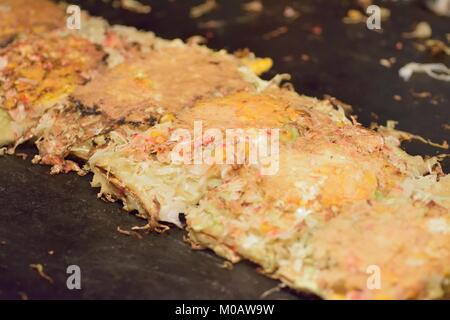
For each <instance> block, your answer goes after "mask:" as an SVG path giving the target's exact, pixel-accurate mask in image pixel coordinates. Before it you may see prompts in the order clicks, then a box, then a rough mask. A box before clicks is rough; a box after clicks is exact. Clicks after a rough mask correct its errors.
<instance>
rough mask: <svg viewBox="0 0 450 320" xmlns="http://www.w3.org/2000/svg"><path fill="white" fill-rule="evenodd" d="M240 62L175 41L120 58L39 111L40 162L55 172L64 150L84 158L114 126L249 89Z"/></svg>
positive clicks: (149, 120)
mask: <svg viewBox="0 0 450 320" xmlns="http://www.w3.org/2000/svg"><path fill="white" fill-rule="evenodd" d="M241 67H242V66H241V65H240V63H239V60H238V59H236V58H234V57H233V56H230V55H227V54H225V53H222V52H213V51H211V50H209V49H206V48H202V47H199V46H187V45H184V44H181V43H180V42H177V41H175V42H174V43H172V44H168V45H166V46H160V48H155V49H154V50H152V51H151V52H149V53H148V54H147V55H146V56H145V57H144V58H142V59H134V60H132V61H127V62H124V63H122V64H120V65H119V66H117V67H115V68H113V69H111V70H108V71H106V72H104V73H103V74H102V75H100V76H98V77H97V78H95V79H94V80H93V81H92V82H90V83H89V84H87V85H86V86H81V87H79V88H78V89H77V90H76V91H75V92H74V93H73V94H72V95H71V98H70V101H68V103H66V104H64V105H63V106H61V107H60V108H57V109H52V110H50V111H49V112H48V113H47V114H45V115H44V117H42V119H41V121H40V123H39V125H38V126H37V128H36V130H34V134H35V135H36V136H37V137H39V140H38V142H37V146H38V148H39V151H40V158H41V159H40V162H41V163H44V164H50V165H54V168H53V172H54V173H56V172H60V171H67V170H70V168H73V163H69V166H68V167H67V166H66V165H67V164H68V163H67V162H64V161H63V159H64V158H65V157H66V156H67V155H69V154H74V155H75V156H77V157H79V158H82V159H88V158H89V156H90V155H91V153H92V150H93V149H94V148H95V147H98V145H99V144H101V141H103V140H104V137H102V135H103V134H105V133H108V132H109V131H111V130H112V129H114V128H118V127H121V128H122V129H121V130H122V132H125V131H127V132H134V131H142V130H145V129H147V128H148V127H151V126H152V125H154V124H156V123H158V122H160V121H165V120H168V119H171V118H172V117H173V115H174V114H175V113H177V112H178V111H180V110H182V109H183V108H190V107H191V106H193V104H194V103H195V102H196V101H197V100H199V99H201V98H205V97H215V96H223V95H226V94H228V93H231V92H236V91H245V90H251V89H252V88H254V84H252V83H251V82H249V81H247V80H246V79H245V76H244V74H243V72H241V71H240V70H239V68H241ZM248 72H249V71H248ZM94 138H95V139H94Z"/></svg>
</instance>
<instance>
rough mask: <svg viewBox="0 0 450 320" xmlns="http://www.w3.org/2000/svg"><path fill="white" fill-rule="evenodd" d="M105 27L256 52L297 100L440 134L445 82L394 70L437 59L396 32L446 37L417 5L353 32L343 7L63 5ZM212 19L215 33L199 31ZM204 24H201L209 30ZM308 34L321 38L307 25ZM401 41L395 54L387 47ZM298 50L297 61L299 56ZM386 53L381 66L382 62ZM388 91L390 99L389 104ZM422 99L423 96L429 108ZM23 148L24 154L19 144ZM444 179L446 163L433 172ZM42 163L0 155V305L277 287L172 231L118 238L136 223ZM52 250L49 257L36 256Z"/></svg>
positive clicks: (394, 7)
mask: <svg viewBox="0 0 450 320" xmlns="http://www.w3.org/2000/svg"><path fill="white" fill-rule="evenodd" d="M72 2H75V3H79V4H81V5H82V7H83V8H85V9H88V10H89V11H90V13H91V14H93V15H100V16H103V17H105V18H106V19H108V20H109V21H110V22H111V23H120V24H125V25H130V26H135V27H138V28H142V29H145V30H151V31H154V32H155V33H156V34H157V35H159V36H162V37H166V38H182V39H187V38H188V37H190V36H192V35H196V34H200V35H203V36H206V37H208V38H209V42H208V45H209V46H210V47H212V48H215V49H220V48H226V49H228V50H230V51H234V50H237V49H242V48H246V47H248V48H250V49H251V50H252V51H254V52H255V53H256V54H257V55H258V56H270V57H272V58H273V59H274V61H275V66H274V68H273V70H272V71H271V72H269V74H267V75H266V76H265V78H270V77H272V76H273V75H275V74H276V73H290V74H291V75H292V76H293V83H294V85H295V87H296V89H297V90H298V91H299V92H301V93H304V94H307V95H312V96H317V97H323V95H325V94H329V95H332V96H335V97H337V98H339V99H341V100H343V101H345V102H347V103H349V104H351V105H353V107H354V113H355V114H356V115H357V116H358V119H359V121H361V122H362V123H363V124H364V125H369V124H370V123H371V122H372V121H375V122H378V123H381V124H383V123H385V122H386V120H389V119H392V120H396V121H399V126H398V127H399V128H400V129H402V130H406V131H409V132H412V133H416V134H419V135H423V136H424V137H427V138H430V139H432V140H434V141H437V142H441V141H442V140H444V139H448V138H449V132H450V131H448V129H445V128H444V127H443V125H444V124H450V108H449V98H450V91H449V84H448V83H445V82H440V81H437V80H433V79H431V78H428V77H426V76H424V75H415V76H413V78H412V79H411V80H410V81H409V82H404V81H403V80H401V79H400V78H399V76H398V74H397V70H398V68H399V67H400V66H403V65H404V64H406V63H408V62H410V61H418V62H442V63H445V64H446V65H449V58H448V57H431V56H430V55H429V54H426V53H422V52H418V51H417V50H416V49H415V48H414V46H413V42H414V41H411V40H404V39H402V37H401V33H402V32H405V31H409V30H411V29H412V27H413V26H414V24H415V23H417V22H419V21H427V22H429V23H430V25H431V26H432V29H433V38H437V39H441V40H444V39H445V33H446V32H450V28H449V26H450V23H449V19H448V18H441V17H437V16H435V15H433V14H432V13H430V12H428V11H427V10H425V9H424V8H423V7H422V6H421V5H420V4H419V3H417V2H414V1H413V2H411V3H410V4H399V3H391V2H381V3H380V4H381V5H382V6H384V7H388V8H390V9H391V11H392V15H391V18H390V19H389V20H388V21H386V22H384V23H383V24H382V25H383V28H384V31H383V32H382V33H378V32H374V31H369V30H367V29H366V28H365V25H363V24H358V25H345V24H343V23H342V21H341V20H342V18H343V17H344V16H345V13H346V12H347V10H348V9H350V8H356V6H355V5H354V2H353V1H335V0H319V1H318V0H308V1H278V0H277V1H275V0H274V1H264V4H265V11H264V12H263V13H261V14H248V13H246V12H245V11H243V10H242V8H241V6H242V3H243V1H230V0H226V1H224V0H222V1H219V4H220V6H219V8H218V9H217V10H215V11H213V12H211V13H210V14H207V15H205V16H203V17H201V18H199V19H195V20H193V19H190V18H189V8H190V7H191V6H193V5H197V4H199V3H201V1H186V0H183V1H181V0H176V1H147V3H149V4H150V5H151V6H152V9H153V10H152V12H151V14H149V15H146V16H142V15H139V14H136V13H131V12H128V11H125V10H122V9H112V8H111V7H110V6H109V5H108V4H104V3H103V2H101V1H97V2H95V1H72ZM286 5H290V6H292V7H293V8H295V9H297V10H299V11H300V12H301V16H300V17H299V18H298V19H296V20H294V21H290V20H289V19H286V18H285V17H283V9H284V8H285V6H286ZM210 21H215V22H216V24H217V21H219V24H222V27H220V28H206V27H205V25H208V22H210ZM209 24H211V23H209ZM284 26H285V27H287V28H288V31H287V32H286V33H285V34H283V35H281V36H279V37H276V38H273V39H270V40H265V39H264V36H263V35H265V34H267V33H269V32H271V31H273V30H275V29H278V28H280V27H284ZM314 27H315V30H317V29H318V28H317V27H320V28H321V30H322V35H321V36H317V35H314V34H313V33H312V32H311V30H312V28H314ZM397 41H401V42H402V43H403V45H404V48H403V49H402V50H396V49H395V43H396V42H397ZM305 54H306V55H308V56H309V57H310V60H309V61H304V60H302V59H301V56H302V55H305ZM390 57H396V59H397V63H396V64H394V65H393V67H392V68H390V69H388V68H385V67H383V66H381V65H380V64H379V60H380V59H382V58H390ZM423 91H429V92H430V93H431V94H432V96H433V97H434V98H433V99H429V98H425V99H424V98H422V99H421V98H417V97H414V96H413V95H412V92H423ZM394 95H399V96H401V97H402V100H401V101H395V100H394V99H393V96H394ZM432 100H433V101H432ZM405 147H406V149H407V150H408V151H409V152H410V153H412V154H421V155H435V154H436V153H438V152H442V151H441V150H439V149H436V148H434V147H430V146H426V145H423V144H419V143H408V144H406V145H405ZM24 149H25V150H24V151H26V152H28V153H32V152H34V150H33V148H32V147H31V146H25V147H24ZM444 167H445V170H446V171H447V172H448V171H449V170H448V168H449V166H448V161H447V162H446V163H445V165H444ZM48 172H49V170H48V168H47V167H43V166H34V165H31V164H30V158H28V159H27V160H22V159H20V158H18V157H12V156H5V157H0V298H1V299H5V298H6V299H19V298H20V296H21V293H25V294H26V295H27V296H28V297H29V298H30V299H39V298H49V299H258V298H260V297H261V295H262V294H263V293H264V292H265V291H267V290H269V289H271V288H273V287H275V286H276V285H277V284H278V282H276V281H272V280H270V279H267V278H265V277H264V276H262V275H259V274H258V273H257V272H256V271H255V266H253V265H251V264H250V263H247V262H243V263H239V264H237V265H236V266H234V268H233V270H231V271H229V270H226V269H224V268H223V267H221V265H222V264H223V260H222V259H220V258H218V257H216V256H214V255H213V254H212V253H210V252H208V251H193V250H191V249H190V246H189V245H188V244H186V243H185V242H184V241H183V232H182V231H180V230H171V231H169V232H168V233H166V234H163V235H157V234H149V235H146V236H145V237H144V238H143V239H141V240H139V239H137V238H134V237H127V236H125V235H122V234H119V233H118V232H117V231H116V229H117V226H121V227H123V228H130V227H132V226H134V225H139V224H142V221H141V220H139V219H137V218H135V217H134V216H133V215H130V214H127V213H124V212H123V211H122V210H121V208H120V205H119V204H112V203H105V202H102V201H99V200H96V192H97V190H94V189H92V188H90V186H89V179H90V177H89V176H87V177H78V176H76V175H74V174H68V175H60V176H55V177H52V176H50V174H49V173H48ZM49 251H54V253H53V255H50V254H49V253H48V252H49ZM37 263H40V264H43V265H44V267H45V272H46V273H47V274H49V275H50V276H51V277H52V278H53V279H54V281H55V283H54V284H50V283H48V282H47V281H46V280H45V279H42V278H40V277H39V276H38V275H37V273H36V272H35V271H34V270H32V269H31V268H30V267H29V265H30V264H37ZM72 264H75V265H78V266H80V268H81V272H82V290H79V291H77V290H75V291H69V290H68V289H67V288H66V279H67V276H68V275H67V274H66V268H67V267H68V266H69V265H72ZM268 297H269V298H272V299H299V298H300V299H308V298H311V297H310V296H307V295H299V294H294V293H292V292H290V291H288V290H281V291H280V292H276V293H273V294H270V295H269V296H268Z"/></svg>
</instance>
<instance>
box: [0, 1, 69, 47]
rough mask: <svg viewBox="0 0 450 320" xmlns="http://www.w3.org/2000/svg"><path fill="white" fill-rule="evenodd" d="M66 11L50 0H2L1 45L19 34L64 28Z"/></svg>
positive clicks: (0, 5)
mask: <svg viewBox="0 0 450 320" xmlns="http://www.w3.org/2000/svg"><path fill="white" fill-rule="evenodd" d="M65 23H66V13H65V10H64V8H63V7H62V6H59V5H57V4H55V3H53V2H51V1H48V0H0V47H3V46H5V45H7V44H9V43H10V42H11V41H13V40H14V39H15V38H16V37H17V36H18V35H19V34H21V33H22V34H27V35H29V34H38V33H45V32H49V31H52V30H55V29H58V28H62V27H64V26H65Z"/></svg>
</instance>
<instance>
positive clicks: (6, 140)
mask: <svg viewBox="0 0 450 320" xmlns="http://www.w3.org/2000/svg"><path fill="white" fill-rule="evenodd" d="M104 55H105V53H104V52H103V51H102V50H101V49H99V48H98V46H96V45H94V44H93V43H91V42H89V41H87V40H85V39H83V38H80V37H78V36H75V35H71V34H68V35H61V34H59V33H57V32H54V33H51V34H46V35H44V34H42V35H32V36H28V37H25V38H23V39H21V40H18V41H16V42H14V43H12V44H10V45H9V46H8V47H6V48H4V49H2V50H1V51H0V57H1V61H2V62H3V66H2V69H1V70H0V77H1V79H0V82H1V86H0V99H1V105H0V107H1V111H0V113H1V114H0V116H1V121H2V127H1V131H2V132H1V133H0V138H1V141H0V143H1V144H2V145H6V144H11V143H14V142H18V140H20V139H22V138H23V135H24V134H25V133H26V131H27V130H28V129H30V128H31V127H32V126H33V125H34V124H36V122H37V121H38V119H39V117H40V116H41V115H42V114H43V113H44V112H45V110H47V109H48V108H51V107H53V106H54V105H55V104H56V103H58V102H61V101H62V100H64V99H65V98H66V97H67V96H68V95H69V94H70V93H71V92H72V91H73V90H74V89H75V88H76V86H78V85H81V84H84V83H86V82H88V81H89V80H90V79H91V77H92V76H93V73H95V71H96V70H97V68H98V67H99V66H100V65H102V60H103V58H104Z"/></svg>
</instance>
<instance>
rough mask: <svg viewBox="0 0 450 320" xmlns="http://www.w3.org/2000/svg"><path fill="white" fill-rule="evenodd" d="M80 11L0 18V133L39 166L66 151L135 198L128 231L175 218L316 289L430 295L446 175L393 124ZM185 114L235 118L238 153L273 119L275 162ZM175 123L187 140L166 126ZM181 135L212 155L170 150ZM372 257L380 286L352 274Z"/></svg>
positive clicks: (443, 236) (443, 230) (443, 222)
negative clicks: (69, 24) (80, 15)
mask: <svg viewBox="0 0 450 320" xmlns="http://www.w3.org/2000/svg"><path fill="white" fill-rule="evenodd" d="M0 3H1V4H2V6H1V7H0V8H1V9H2V10H3V9H4V4H5V3H8V4H10V6H9V7H8V8H9V9H8V10H12V11H11V12H12V16H15V17H20V16H21V15H22V14H23V13H20V12H17V11H18V10H22V9H23V8H24V6H28V5H30V4H31V3H40V4H43V5H45V6H49V10H50V11H49V12H51V11H52V10H54V11H55V12H61V10H63V9H62V7H58V6H56V5H53V4H51V3H49V2H46V1H39V2H33V1H23V0H22V1H19V2H16V3H17V4H18V5H17V6H15V5H14V4H12V3H13V2H12V1H8V2H5V1H2V2H0ZM62 12H63V11H62ZM2 14H3V11H0V16H1V15H2ZM84 15H85V17H86V19H87V21H88V23H87V24H85V26H84V27H83V29H82V30H81V31H80V32H72V31H67V30H66V31H64V30H62V29H59V30H55V29H58V28H60V26H59V24H58V22H56V24H55V25H53V24H46V23H45V21H47V20H46V19H47V16H46V15H41V14H40V13H39V14H38V13H37V12H35V13H33V19H29V20H27V21H23V19H17V20H16V21H15V22H14V23H12V20H5V21H2V22H0V25H1V23H6V24H8V28H9V29H3V30H7V31H8V30H9V31H8V32H4V33H0V37H4V35H5V34H6V35H7V36H9V35H13V36H12V37H11V38H10V40H9V41H8V45H7V46H6V47H5V48H3V49H1V50H2V51H0V74H1V80H0V81H1V87H0V98H1V107H0V144H1V145H15V144H18V143H20V142H22V141H23V140H26V139H29V138H32V137H34V138H35V139H37V140H36V144H37V146H38V149H39V153H40V154H39V155H38V156H37V157H36V158H35V162H40V163H43V164H49V165H52V166H53V167H52V171H53V172H54V173H56V172H67V171H70V170H78V171H81V169H80V168H79V167H78V165H77V164H75V163H74V162H71V161H67V160H66V159H65V158H66V157H68V156H76V157H78V158H79V159H80V160H84V161H86V162H87V164H88V168H89V169H90V170H91V171H92V172H93V173H94V178H93V182H92V185H93V186H94V187H100V193H99V195H101V196H103V197H104V198H106V199H108V200H111V201H115V200H121V201H122V202H123V204H124V208H125V209H126V210H129V211H131V210H137V211H138V214H139V216H141V217H142V218H145V219H147V225H145V226H144V227H143V228H145V229H149V230H156V231H163V230H165V229H167V228H169V226H170V224H174V225H177V226H179V227H183V222H184V221H185V222H186V224H187V230H188V235H189V239H190V241H191V243H192V245H193V246H195V247H206V248H210V249H212V250H214V251H215V252H216V253H217V254H218V255H220V256H222V257H224V258H226V259H228V260H229V261H232V262H237V261H239V260H241V259H247V260H251V261H253V262H255V263H256V264H257V265H259V266H260V267H261V270H262V271H264V273H265V274H267V275H268V276H270V277H273V278H276V279H280V280H281V281H282V282H283V283H285V284H287V285H288V286H289V287H291V288H293V289H296V290H299V291H310V292H313V293H316V294H318V295H320V296H322V297H324V298H328V299H342V298H350V299H429V298H440V297H442V296H444V295H445V293H446V292H447V291H448V281H449V279H448V275H449V273H450V246H449V243H450V218H449V216H448V214H449V210H450V176H448V175H444V174H443V173H442V171H441V168H440V166H439V163H438V161H437V158H429V159H423V158H422V157H420V156H415V157H414V156H410V155H408V154H407V153H405V152H404V151H402V150H401V149H400V142H401V141H400V139H407V138H408V137H407V135H405V133H403V132H396V131H395V130H394V129H393V128H391V127H387V128H383V127H379V128H378V130H377V131H374V130H369V129H365V128H363V127H362V126H361V125H360V124H359V123H357V122H356V120H355V119H353V118H351V119H349V118H347V116H346V115H345V112H344V109H343V108H342V107H341V106H340V105H339V103H336V101H334V100H332V99H327V100H317V99H315V98H310V97H306V96H302V95H299V94H297V93H295V92H294V91H293V90H292V89H291V88H290V87H289V86H280V80H281V79H283V76H277V77H275V78H274V80H272V81H263V80H261V79H260V78H258V77H257V76H256V74H259V73H261V72H263V71H265V70H266V69H267V68H268V67H270V65H271V63H272V62H271V60H270V59H257V58H256V57H254V56H253V55H252V54H250V53H248V54H246V55H244V56H240V55H238V56H231V55H229V54H227V53H226V52H222V51H220V52H213V51H211V50H209V49H207V48H205V47H201V46H197V45H186V44H184V43H182V42H181V41H178V40H176V41H167V40H163V39H159V38H156V37H155V36H154V35H153V34H152V33H146V32H142V31H137V30H135V29H133V28H127V27H123V26H109V25H108V24H107V23H106V22H105V21H104V20H102V19H99V18H92V17H89V16H88V15H87V14H85V13H84ZM55 17H58V14H55ZM52 20H53V17H52ZM16 22H17V23H16ZM42 26H45V27H46V28H47V29H45V28H44V29H42V28H43V27H42ZM39 30H53V31H51V32H47V33H40V32H38V31H39ZM199 122H201V124H202V126H203V130H205V132H207V130H209V129H214V130H216V131H215V133H216V134H217V133H220V134H223V135H224V136H226V134H227V130H229V129H244V130H245V129H249V130H250V131H248V132H249V135H248V136H245V137H244V140H243V144H241V145H240V146H241V147H242V151H243V153H244V156H247V155H249V154H250V153H251V152H252V151H251V150H252V147H251V146H252V143H254V142H255V141H259V140H258V139H267V141H272V140H270V139H272V138H273V134H274V133H273V132H274V131H272V130H274V129H278V130H279V138H280V145H279V154H277V155H276V159H277V160H279V164H278V165H279V170H278V171H276V172H275V173H274V174H270V175H265V174H263V170H264V169H265V166H266V165H265V164H263V163H252V162H250V161H244V162H242V163H239V164H236V163H233V161H231V163H230V162H227V161H226V160H229V159H228V157H229V155H228V153H227V152H226V151H225V150H224V149H225V148H226V147H229V146H230V145H227V144H226V143H225V144H224V143H223V141H220V140H216V139H215V138H216V136H206V137H205V136H203V135H200V136H196V130H197V129H196V123H199ZM253 129H255V130H259V131H258V132H259V133H258V134H260V133H261V132H262V135H257V136H254V135H253V134H254V133H255V132H256V131H251V130H253ZM178 130H182V132H184V133H185V134H187V136H190V137H194V139H193V140H192V139H186V140H185V137H184V136H176V137H174V135H173V134H174V133H175V132H179V131H178ZM276 132H278V131H276ZM187 136H186V137H187ZM255 139H256V140H255ZM180 142H182V143H183V146H184V148H183V149H181V150H178V149H177V148H178V147H179V146H180V145H179V143H180ZM239 143H242V141H240V140H239V139H237V140H233V141H232V143H231V146H233V149H234V147H236V149H237V148H238V147H237V145H238V144H239ZM271 143H272V142H271ZM196 147H201V148H202V150H203V149H204V150H206V151H208V152H209V154H211V155H215V156H216V155H219V156H218V157H216V158H214V159H215V160H216V161H212V162H208V163H203V164H195V163H190V164H186V163H183V162H177V161H173V158H172V155H173V154H179V155H180V156H181V158H183V157H184V156H192V153H195V150H196ZM231 157H234V155H233V154H232V155H231ZM217 160H224V161H223V162H221V161H217ZM232 160H234V159H232ZM180 214H184V215H185V218H184V219H181V218H180ZM168 223H169V224H168ZM119 231H121V230H119ZM122 231H123V230H122ZM373 270H375V271H376V270H379V271H380V272H381V274H380V275H379V276H380V278H381V286H380V287H375V288H372V287H369V285H368V279H369V277H370V275H371V274H370V272H373ZM368 271H370V272H368Z"/></svg>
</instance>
